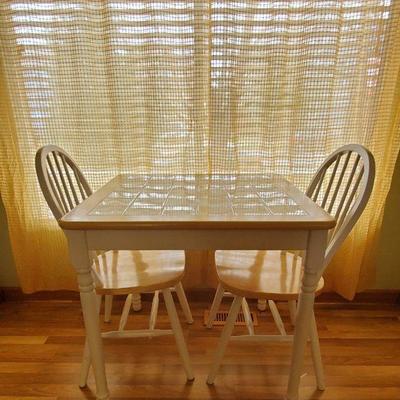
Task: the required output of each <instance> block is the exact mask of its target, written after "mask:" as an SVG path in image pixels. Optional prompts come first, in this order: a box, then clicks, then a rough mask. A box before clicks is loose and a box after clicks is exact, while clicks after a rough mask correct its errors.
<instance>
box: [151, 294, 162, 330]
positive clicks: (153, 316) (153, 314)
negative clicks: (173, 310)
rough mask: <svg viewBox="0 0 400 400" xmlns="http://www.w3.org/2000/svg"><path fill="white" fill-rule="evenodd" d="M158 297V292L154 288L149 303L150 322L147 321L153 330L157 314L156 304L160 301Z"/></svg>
mask: <svg viewBox="0 0 400 400" xmlns="http://www.w3.org/2000/svg"><path fill="white" fill-rule="evenodd" d="M159 299H160V292H159V291H158V290H156V291H155V292H154V297H153V301H152V303H151V311H150V323H149V329H150V330H153V329H154V328H155V326H156V321H157V314H158V304H159V302H160V300H159Z"/></svg>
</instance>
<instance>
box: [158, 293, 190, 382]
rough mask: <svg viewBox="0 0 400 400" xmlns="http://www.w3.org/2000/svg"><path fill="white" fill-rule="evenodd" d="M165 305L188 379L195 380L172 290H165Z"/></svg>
mask: <svg viewBox="0 0 400 400" xmlns="http://www.w3.org/2000/svg"><path fill="white" fill-rule="evenodd" d="M162 293H163V296H164V301H165V305H166V307H167V312H168V316H169V320H170V322H171V327H172V331H173V332H174V336H175V341H176V346H177V347H178V351H179V355H180V356H181V359H182V363H183V368H184V369H185V372H186V377H187V379H188V380H189V381H191V380H193V379H194V375H193V371H192V366H191V364H190V358H189V353H188V350H187V347H186V343H185V338H184V336H183V332H182V328H181V324H180V322H179V319H178V314H177V312H176V308H175V304H174V299H173V298H172V295H171V290H170V289H163V291H162Z"/></svg>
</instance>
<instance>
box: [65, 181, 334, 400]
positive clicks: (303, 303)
mask: <svg viewBox="0 0 400 400" xmlns="http://www.w3.org/2000/svg"><path fill="white" fill-rule="evenodd" d="M59 224H60V226H61V228H62V229H63V230H64V232H65V234H66V236H67V238H68V242H69V252H70V258H71V261H72V264H73V265H74V267H75V269H76V272H77V277H78V284H79V290H80V295H81V303H82V309H83V315H84V321H85V328H86V334H87V338H88V342H89V347H90V351H91V354H92V362H93V369H94V373H95V380H96V387H97V398H98V399H108V398H109V392H108V388H107V381H106V374H105V368H104V357H103V345H102V339H101V337H100V325H99V317H98V314H97V312H96V295H95V290H94V284H93V279H92V276H91V273H90V270H91V265H90V263H91V262H90V259H89V257H88V251H89V250H96V249H116V250H128V249H131V250H151V249H159V250H161V249H170V250H175V249H184V250H189V249H190V250H193V249H196V250H201V249H213V250H217V249H231V250H232V249H249V250H250V249H252V250H257V249H271V250H272V249H273V250H284V249H296V250H297V249H298V250H306V251H307V253H306V254H307V257H306V261H305V272H304V277H303V282H302V293H301V295H300V298H299V305H298V313H297V322H296V328H295V335H294V336H295V337H294V344H293V353H292V364H291V370H290V377H289V383H288V390H287V399H289V400H297V399H298V388H299V383H300V375H301V373H302V366H303V355H304V351H305V345H306V341H307V337H308V327H309V321H310V317H311V311H312V308H313V304H314V291H315V288H316V285H317V282H318V279H319V277H320V274H321V272H322V268H323V259H324V253H325V248H326V242H327V232H328V230H329V229H331V228H332V227H333V226H334V225H335V221H334V219H333V218H332V217H331V216H330V215H328V214H327V213H325V212H324V211H323V210H322V209H321V208H320V207H319V206H317V205H316V204H314V203H313V202H312V201H311V200H310V199H308V198H307V197H306V196H305V195H304V194H303V193H302V192H301V191H299V190H298V189H297V188H296V187H294V186H293V185H292V184H290V183H288V182H287V181H286V180H284V179H283V178H281V177H279V176H277V175H246V174H237V175H234V174H232V175H229V174H225V175H119V176H117V177H115V178H114V179H113V180H111V181H110V182H109V183H107V184H106V185H105V186H103V187H102V188H101V189H99V190H98V191H97V192H95V193H94V194H93V195H92V196H90V197H89V198H87V199H86V200H85V201H84V202H83V203H81V204H80V205H79V206H78V207H76V208H75V209H74V210H72V211H71V212H70V213H68V214H67V215H66V216H64V217H63V218H62V219H61V220H60V222H59ZM204 384H206V383H204Z"/></svg>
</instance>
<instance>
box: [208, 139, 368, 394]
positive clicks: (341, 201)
mask: <svg viewBox="0 0 400 400" xmlns="http://www.w3.org/2000/svg"><path fill="white" fill-rule="evenodd" d="M374 178H375V163H374V159H373V156H372V154H371V153H370V152H369V151H368V150H367V149H366V148H364V147H363V146H360V145H356V144H351V145H347V146H343V147H341V148H339V149H338V150H336V151H335V152H334V153H332V154H331V155H330V156H329V157H328V158H327V159H326V160H325V162H324V163H323V164H322V165H321V167H320V168H319V169H318V171H317V172H316V174H315V175H314V178H313V179H312V181H311V184H310V185H309V187H308V189H307V192H306V193H307V196H309V197H310V198H311V199H312V200H313V201H315V202H316V203H317V204H319V205H320V206H321V207H322V208H323V209H324V210H325V211H327V212H328V213H330V214H331V215H333V216H334V217H335V219H336V221H337V224H336V226H335V228H333V229H332V231H331V232H330V233H329V238H328V240H329V242H328V246H327V250H326V253H325V260H324V265H325V266H326V265H327V264H328V263H329V261H330V260H331V259H332V257H333V255H334V254H335V252H336V251H337V249H338V248H339V246H340V245H341V244H342V243H343V241H344V240H345V238H346V236H347V235H348V234H349V232H350V231H351V229H352V228H353V226H354V224H355V223H356V222H357V220H358V218H359V217H360V215H361V213H362V211H363V210H364V208H365V206H366V204H367V202H368V199H369V197H370V194H371V191H372V187H373V183H374ZM301 253H302V252H299V251H282V252H281V251H217V252H216V255H215V262H216V266H217V273H218V278H219V285H218V289H217V292H216V294H215V297H214V301H213V304H212V306H211V311H210V316H209V319H208V322H207V326H208V327H211V326H212V323H213V321H214V319H215V315H216V313H217V311H218V309H219V306H220V303H221V300H222V297H223V296H224V294H225V293H226V292H230V293H231V294H232V295H233V296H234V300H233V303H232V306H231V308H230V311H229V314H228V317H227V321H226V324H225V326H224V329H223V331H222V334H221V338H220V341H219V344H218V348H217V351H216V353H215V358H214V362H213V364H212V367H211V370H210V373H209V375H208V379H207V382H208V383H209V384H212V383H213V382H214V379H215V376H216V373H217V371H218V368H219V365H220V363H221V360H222V357H223V354H224V351H225V348H226V346H227V344H228V341H229V339H230V338H231V339H233V338H235V340H238V339H239V340H247V339H250V340H267V341H285V340H289V341H290V340H292V339H293V335H287V334H286V330H285V327H284V324H283V322H282V319H281V316H280V314H279V311H278V308H277V307H276V304H275V301H287V302H288V304H289V312H290V318H291V322H292V324H295V321H296V300H297V298H298V295H299V292H300V288H301V276H302V266H303V263H302V259H303V257H302V256H303V255H302V254H301ZM323 286H324V280H323V278H322V276H321V278H320V280H319V283H318V286H317V290H316V295H318V294H319V293H320V292H321V291H322V288H323ZM246 298H252V299H264V300H266V301H268V305H269V307H270V310H271V313H272V316H273V319H274V321H275V323H276V325H277V327H278V330H279V333H280V335H255V334H254V328H253V325H252V320H251V316H250V312H249V308H248V305H247V302H246ZM241 306H243V312H244V315H245V317H246V324H247V327H248V331H249V334H248V335H242V336H232V337H231V334H232V330H233V326H234V323H235V321H236V318H237V314H238V312H239V310H240V307H241ZM310 342H311V351H312V358H313V363H314V368H315V373H316V379H317V386H318V388H319V389H320V390H324V388H325V383H324V374H323V366H322V361H321V353H320V347H319V339H318V332H317V325H316V322H315V316H314V314H313V316H312V323H311V326H310Z"/></svg>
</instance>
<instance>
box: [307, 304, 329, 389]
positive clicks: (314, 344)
mask: <svg viewBox="0 0 400 400" xmlns="http://www.w3.org/2000/svg"><path fill="white" fill-rule="evenodd" d="M310 341H311V356H312V359H313V363H314V370H315V377H316V380H317V387H318V389H319V390H325V377H324V367H323V364H322V359H321V349H320V347H319V338H318V329H317V323H316V321H315V314H314V311H313V313H312V317H311V327H310Z"/></svg>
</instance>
